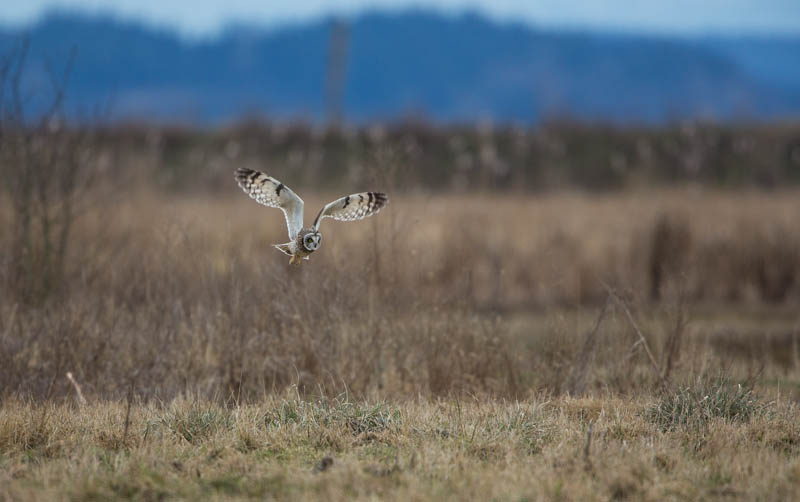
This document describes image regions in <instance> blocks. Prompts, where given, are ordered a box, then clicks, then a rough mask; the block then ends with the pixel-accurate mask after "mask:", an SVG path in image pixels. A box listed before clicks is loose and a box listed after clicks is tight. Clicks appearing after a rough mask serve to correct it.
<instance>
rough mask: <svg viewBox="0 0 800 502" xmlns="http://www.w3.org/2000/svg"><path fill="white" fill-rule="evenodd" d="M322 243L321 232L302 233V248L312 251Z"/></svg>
mask: <svg viewBox="0 0 800 502" xmlns="http://www.w3.org/2000/svg"><path fill="white" fill-rule="evenodd" d="M321 245H322V234H321V233H319V232H308V233H307V234H305V235H303V248H304V249H305V250H306V251H308V252H309V253H312V252H314V251H316V250H317V249H319V247H320V246H321Z"/></svg>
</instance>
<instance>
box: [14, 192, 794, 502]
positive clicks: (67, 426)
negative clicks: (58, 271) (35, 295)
mask: <svg viewBox="0 0 800 502" xmlns="http://www.w3.org/2000/svg"><path fill="white" fill-rule="evenodd" d="M230 192H231V193H230V194H229V195H225V196H224V197H217V196H192V195H188V194H187V195H181V196H175V195H171V196H165V195H158V192H157V191H152V190H146V191H144V192H136V191H130V192H125V194H124V196H121V197H118V198H117V199H116V200H115V201H113V203H112V202H109V203H108V204H103V205H101V206H98V207H97V208H96V209H95V210H93V211H90V212H88V213H86V214H85V215H84V216H83V217H82V218H81V219H80V220H78V221H77V222H76V225H75V227H74V231H73V232H74V239H75V240H74V244H75V245H74V246H73V247H72V248H71V249H72V251H71V254H70V256H69V257H68V260H67V263H68V264H69V266H68V267H67V268H66V270H65V280H66V282H65V286H66V287H65V289H64V290H63V291H61V292H54V294H52V295H51V296H49V297H47V298H44V299H42V300H41V301H40V302H33V303H31V302H24V301H21V299H20V298H19V297H18V296H17V295H15V293H14V290H13V288H10V287H3V288H1V289H0V348H2V350H0V367H2V368H3V371H2V372H0V400H2V401H1V403H2V404H0V498H9V499H14V500H16V499H35V498H59V497H60V498H77V499H84V498H92V497H95V498H134V499H152V498H162V497H165V496H166V497H180V498H198V497H206V498H219V499H222V498H231V497H240V498H246V497H252V498H278V499H297V498H329V499H352V498H355V499H367V498H375V497H377V498H385V499H402V500H406V499H409V498H417V499H438V498H451V499H463V498H478V499H491V498H498V499H508V498H512V499H548V500H549V499H555V498H562V499H565V500H574V499H604V500H607V499H631V500H640V499H653V500H660V499H664V498H677V499H697V498H708V499H716V498H725V497H732V496H733V497H740V498H744V499H752V498H761V499H789V498H792V497H793V496H795V495H796V494H795V493H794V487H795V486H797V484H796V480H797V479H798V472H800V470H798V469H800V467H798V465H800V464H798V461H797V458H798V456H797V453H798V452H797V449H796V436H797V433H798V432H799V431H797V430H795V429H796V427H795V426H794V425H793V424H796V423H800V421H798V412H797V410H796V408H795V406H794V404H792V403H793V402H794V399H796V398H797V397H798V396H800V385H798V383H799V382H800V374H798V371H800V368H798V361H799V360H800V359H798V356H797V354H798V353H800V352H799V351H798V349H797V347H798V346H800V342H798V335H797V322H798V317H797V311H796V309H795V307H794V306H795V305H796V302H797V300H798V297H800V284H797V281H796V280H795V277H796V275H797V273H798V271H800V268H798V264H800V261H799V260H798V253H797V249H798V248H797V245H796V243H797V242H798V240H799V239H800V233H798V230H797V226H796V225H795V223H794V222H795V221H796V217H797V216H798V215H800V202H798V201H800V198H798V194H797V193H796V192H775V193H761V192H738V193H732V192H713V191H712V192H703V191H697V190H687V191H680V190H672V191H653V192H631V193H618V194H613V195H612V194H607V195H593V196H589V195H586V194H579V193H568V192H567V193H558V194H549V195H542V196H538V197H535V198H531V197H523V196H513V195H508V196H501V195H472V196H445V195H438V196H430V197H427V196H423V195H411V194H394V196H393V197H392V203H391V205H390V206H389V208H387V209H386V210H385V211H383V212H382V213H381V214H380V215H378V216H377V217H376V218H373V219H371V220H367V221H364V222H359V223H338V222H328V221H326V223H325V225H324V226H323V228H322V230H323V232H324V235H325V237H324V245H323V247H322V249H321V250H320V252H318V253H317V254H315V255H313V256H312V257H311V261H310V262H308V263H304V266H303V267H301V268H300V269H296V268H293V267H289V265H288V264H287V263H286V259H285V257H284V256H283V255H281V254H280V253H278V252H277V251H275V250H273V249H272V248H271V247H270V244H271V243H274V242H282V241H283V240H285V227H284V224H283V218H282V215H281V214H280V213H279V212H278V211H276V210H269V209H265V208H262V207H260V206H258V205H257V204H255V203H254V202H252V201H250V200H248V199H247V198H246V197H245V196H244V195H242V194H240V193H238V189H237V188H236V187H235V186H234V185H233V182H232V181H231V187H230ZM303 195H305V196H306V197H305V198H306V206H307V207H308V208H309V209H308V210H309V212H313V211H314V209H315V208H317V207H319V205H320V204H321V203H322V202H323V201H325V200H328V199H329V198H331V197H329V196H324V195H317V196H314V195H313V194H312V195H310V196H309V195H307V194H303ZM7 214H8V213H2V214H0V216H2V217H3V218H5V217H6V215H7ZM6 237H7V236H6V235H5V234H4V233H3V231H2V226H0V239H3V238H6ZM11 266H12V264H11V263H10V261H9V260H8V258H7V257H0V280H5V278H6V277H9V274H8V272H9V267H11ZM4 284H6V283H4ZM655 291H657V293H654V292H655ZM68 372H70V373H71V375H72V376H73V379H72V380H74V382H73V381H71V380H70V379H68V378H67V377H66V375H67V373H68ZM720 375H722V376H723V377H724V379H725V381H726V382H728V383H727V384H726V386H725V387H722V388H715V389H716V390H714V391H713V392H712V391H710V390H707V389H709V388H710V387H708V386H709V385H710V382H714V381H715V379H717V378H718V377H719V376H720ZM739 385H741V387H738V386H739ZM76 387H79V388H80V389H81V391H82V394H83V399H85V400H86V401H87V403H88V404H86V405H82V404H81V398H80V397H79V396H78V395H77V394H76ZM720 389H722V390H720ZM737 389H743V390H741V392H740V391H738V390H737ZM751 391H753V392H754V394H750V392H751ZM707 395H710V396H716V397H715V399H717V401H715V402H718V403H720V404H719V406H717V407H712V408H704V406H706V405H707V404H709V403H711V401H708V400H706V399H705V396H707ZM751 395H752V396H754V398H753V399H754V401H753V402H751V401H750V397H748V396H751ZM570 396H572V397H570ZM742 407H745V408H742ZM747 407H752V410H751V411H752V413H751V411H748V412H747V418H746V419H744V420H742V419H739V418H738V417H740V416H741V415H739V414H728V412H726V411H715V410H730V409H740V408H741V409H747V410H750V409H751V408H747ZM654 410H655V411H654ZM687 410H688V411H687ZM687 413H688V415H687ZM659 414H662V415H663V417H662V418H657V417H658V416H659ZM672 423H675V424H677V425H676V426H672V425H669V424H672ZM590 424H592V425H591V429H590ZM664 424H668V425H664ZM590 431H591V432H590ZM589 438H590V439H589ZM587 439H589V441H590V442H589V443H588V444H589V447H588V448H587ZM587 450H588V451H589V453H588V454H585V453H584V452H585V451H587ZM325 457H329V459H328V460H324V461H323V459H324V458H325Z"/></svg>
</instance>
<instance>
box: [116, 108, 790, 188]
mask: <svg viewBox="0 0 800 502" xmlns="http://www.w3.org/2000/svg"><path fill="white" fill-rule="evenodd" d="M103 137H104V140H105V141H106V142H107V144H106V145H105V146H106V147H107V148H111V149H113V151H114V152H115V156H122V157H130V156H134V157H135V156H137V155H142V154H143V152H146V155H145V156H146V158H147V164H148V165H150V166H152V167H153V168H155V172H154V173H153V179H154V180H155V181H156V182H157V183H158V184H159V185H161V186H162V187H164V188H167V189H170V190H190V189H203V190H212V191H213V190H217V189H224V187H226V186H227V184H226V183H225V182H227V181H229V180H228V178H229V177H230V172H231V171H232V170H233V169H235V167H237V166H239V165H247V166H249V167H252V168H256V169H261V170H265V171H268V172H269V173H270V174H272V175H274V176H276V177H279V178H280V179H281V180H283V181H284V182H286V183H287V184H291V185H292V186H297V187H304V188H309V189H315V190H321V191H326V190H340V189H343V188H348V187H354V186H358V187H360V186H362V185H364V186H365V184H366V183H367V182H375V181H379V182H383V183H389V184H390V186H391V187H392V188H393V189H404V190H416V189H422V190H428V191H451V192H468V191H493V190H502V191H509V190H511V191H520V192H537V191H545V190H554V189H564V188H568V189H569V188H576V189H582V190H589V191H607V190H615V189H624V188H636V187H646V186H664V185H677V184H687V183H690V184H700V185H704V186H713V187H761V188H778V187H785V186H792V185H796V184H798V183H800V124H797V123H786V124H747V125H741V124H739V125H720V124H704V123H685V124H678V125H667V126H663V127H612V126H609V125H601V124H596V125H586V124H579V123H574V122H569V121H563V122H551V123H547V124H544V125H541V126H538V127H534V128H521V127H512V126H499V127H492V126H490V125H486V124H473V125H453V126H435V125H431V124H427V123H420V122H398V123H394V124H390V125H372V126H366V127H359V128H351V127H346V126H345V127H319V126H310V125H307V124H285V123H268V122H260V121H254V120H251V121H244V122H240V123H237V124H234V125H231V126H228V127H225V128H220V129H216V130H206V129H194V128H191V127H174V126H173V127H155V126H148V125H141V124H140V125H131V124H128V125H120V126H116V127H113V128H111V129H108V130H106V131H104V134H103Z"/></svg>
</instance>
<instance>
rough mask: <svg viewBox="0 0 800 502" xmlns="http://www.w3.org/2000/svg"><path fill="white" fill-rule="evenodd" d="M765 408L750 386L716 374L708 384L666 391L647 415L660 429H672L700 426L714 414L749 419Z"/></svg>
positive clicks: (732, 419)
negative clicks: (745, 386)
mask: <svg viewBox="0 0 800 502" xmlns="http://www.w3.org/2000/svg"><path fill="white" fill-rule="evenodd" d="M765 408H766V405H765V404H763V403H761V402H760V401H759V399H758V397H757V396H756V395H755V393H754V392H753V391H752V390H749V389H746V388H744V387H742V385H741V384H732V383H730V382H729V381H728V380H726V379H724V378H719V379H717V380H715V381H714V382H713V383H712V384H710V385H708V386H703V387H699V388H689V387H686V388H681V389H678V390H677V391H676V392H672V393H668V394H665V395H664V396H662V398H661V400H660V401H659V402H658V404H656V405H655V406H653V407H652V408H650V409H649V410H648V412H647V416H648V418H649V419H650V421H651V422H653V423H655V424H657V425H659V426H660V427H661V428H662V429H664V430H673V429H676V428H678V427H682V426H703V425H706V424H708V423H709V422H710V421H711V420H713V419H716V418H721V419H724V420H728V421H731V422H749V421H750V419H751V418H753V417H755V416H757V415H759V414H761V413H762V412H763V411H764V410H765Z"/></svg>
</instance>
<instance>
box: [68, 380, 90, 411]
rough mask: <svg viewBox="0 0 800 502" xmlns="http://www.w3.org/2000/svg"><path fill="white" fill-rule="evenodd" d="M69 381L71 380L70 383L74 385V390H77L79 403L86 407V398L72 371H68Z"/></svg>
mask: <svg viewBox="0 0 800 502" xmlns="http://www.w3.org/2000/svg"><path fill="white" fill-rule="evenodd" d="M67 380H69V383H71V384H72V388H74V389H75V394H77V396H78V402H79V403H80V404H81V405H83V406H85V405H86V398H85V397H83V392H81V386H80V385H78V382H77V381H76V380H75V377H73V376H72V372H71V371H67Z"/></svg>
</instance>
